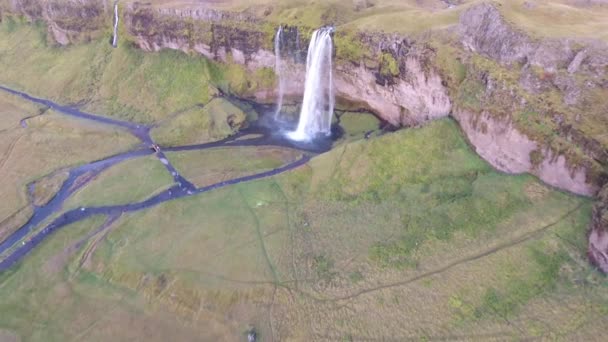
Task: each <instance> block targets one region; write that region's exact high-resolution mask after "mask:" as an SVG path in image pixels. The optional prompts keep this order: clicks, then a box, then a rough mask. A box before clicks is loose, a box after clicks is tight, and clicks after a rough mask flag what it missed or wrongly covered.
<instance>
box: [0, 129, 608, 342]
mask: <svg viewBox="0 0 608 342" xmlns="http://www.w3.org/2000/svg"><path fill="white" fill-rule="evenodd" d="M264 151H267V150H266V149H265V148H262V149H257V148H246V149H244V150H239V151H238V152H237V151H235V152H232V153H227V151H222V150H209V151H206V152H184V153H180V154H178V153H175V154H172V155H170V156H169V157H170V158H171V160H172V161H173V162H174V163H175V166H176V167H177V168H178V169H179V170H180V172H182V173H183V174H184V175H185V176H187V177H194V178H195V179H196V177H197V176H200V177H202V178H201V179H207V178H208V177H207V176H206V175H209V172H210V171H209V170H211V169H210V166H209V165H213V168H216V169H217V168H221V167H225V168H226V169H225V170H231V169H233V168H234V165H238V168H242V169H240V170H241V171H239V172H247V171H246V170H251V171H254V170H257V169H258V168H259V167H260V166H262V164H263V165H266V164H265V162H262V161H263V160H265V159H264V157H260V158H261V159H260V160H262V161H260V162H259V163H262V164H260V165H258V164H259V163H257V162H253V163H249V162H247V163H243V162H236V164H232V163H231V162H230V161H229V159H230V158H234V159H235V161H238V160H242V161H245V160H253V159H256V158H254V157H253V155H252V153H254V154H260V153H262V155H266V154H267V152H264ZM269 153H270V152H269ZM222 155H223V156H230V158H229V159H226V160H225V163H223V162H222V161H221V160H218V156H222ZM270 155H273V156H275V155H276V153H274V152H272V153H270ZM281 155H282V154H281ZM279 159H283V158H282V157H281V158H279ZM256 160H257V159H256ZM269 163H270V164H272V166H274V165H275V164H274V163H275V162H274V161H273V162H270V161H269ZM270 164H268V167H271V165H270ZM262 167H263V168H265V166H262ZM129 169H132V168H125V169H124V172H127V170H129ZM118 170H119V169H116V170H115V171H114V172H118ZM251 171H249V172H251ZM108 178H112V177H108ZM201 184H204V183H201ZM93 186H95V185H94V184H93V185H91V187H93ZM84 191H86V189H85V190H83V192H82V193H81V194H80V195H81V196H83V195H84ZM83 200H84V198H83ZM590 210H591V203H590V201H589V200H587V199H583V198H578V197H573V196H570V195H567V194H564V193H561V192H558V191H555V190H552V189H549V188H547V187H545V186H544V185H542V184H540V183H539V182H538V181H537V180H536V179H534V178H533V177H530V176H507V175H502V174H499V173H496V172H495V171H493V170H492V169H491V168H490V167H489V166H487V164H485V163H484V162H483V161H481V160H480V159H479V158H478V157H477V156H475V155H474V154H473V153H472V152H471V150H470V149H469V147H468V146H467V145H466V143H465V142H464V140H463V138H462V136H461V134H460V132H459V131H458V129H457V127H456V125H455V123H453V122H452V121H450V120H440V121H437V122H434V123H431V124H429V125H428V126H426V127H424V128H419V129H410V130H407V131H400V132H397V133H393V134H388V135H385V136H382V137H377V138H373V139H370V140H364V141H357V142H351V143H347V144H344V145H342V146H340V147H337V148H336V149H334V150H332V151H331V152H329V153H327V154H324V155H321V156H318V157H316V158H314V159H313V160H312V161H311V162H310V163H309V164H308V165H306V166H303V167H301V168H299V169H296V170H294V171H291V172H289V173H287V174H283V175H280V176H276V177H273V178H270V179H266V180H260V181H254V182H250V183H244V184H240V185H236V186H231V187H228V188H224V189H221V190H216V191H213V192H210V193H206V194H202V195H198V196H195V197H191V198H186V199H181V200H177V201H172V202H168V203H165V204H161V205H159V206H157V207H154V208H151V209H149V210H146V211H143V212H138V213H133V214H126V215H123V216H122V217H121V218H120V219H119V220H118V221H116V222H115V223H114V224H112V225H111V226H110V228H109V231H108V233H107V234H105V233H104V234H101V235H99V236H95V237H93V238H92V239H91V240H90V241H89V243H88V244H86V245H85V246H84V247H83V248H82V249H80V250H74V249H70V248H68V247H69V246H71V245H72V244H73V243H74V242H76V241H78V240H79V239H80V238H81V237H82V236H83V235H84V234H85V232H87V231H90V230H92V229H94V228H96V227H98V226H100V225H101V224H102V223H103V219H101V218H95V219H93V220H89V221H87V222H83V223H80V224H77V225H74V226H73V227H68V228H65V229H64V230H63V231H62V232H60V233H58V234H56V235H54V236H53V237H51V238H50V239H49V240H48V241H47V242H46V243H44V244H43V246H42V247H41V248H39V249H37V250H36V251H35V252H34V253H33V254H32V255H31V256H29V257H28V258H26V260H24V261H23V262H22V263H20V264H19V265H18V266H17V267H16V268H14V269H13V270H12V271H10V272H8V273H4V274H2V275H0V310H2V312H6V313H10V314H9V315H2V318H0V328H1V329H4V330H3V333H4V334H5V335H7V336H8V335H17V336H21V338H23V339H26V340H34V341H36V340H42V339H44V340H47V341H49V340H51V341H52V340H66V339H86V340H99V339H104V338H106V337H108V336H113V338H115V339H118V340H123V339H138V338H146V339H148V340H159V341H161V340H164V339H166V338H167V335H165V334H166V333H169V332H170V333H171V334H172V338H175V339H178V340H187V339H191V338H193V337H192V336H197V338H199V339H216V340H239V339H243V338H244V332H245V331H246V330H247V329H248V328H249V327H250V326H254V327H255V328H256V329H257V331H258V332H259V334H260V338H261V339H263V340H362V339H363V340H365V339H396V340H405V339H416V340H419V339H422V340H425V339H431V340H432V339H452V338H458V339H465V340H466V339H498V340H502V339H522V338H541V339H542V338H545V339H584V340H593V339H595V338H596V337H598V336H602V334H603V331H602V330H601V329H602V325H604V324H605V323H606V317H607V315H606V313H607V312H606V308H607V307H608V306H607V305H608V297H606V286H607V285H606V283H605V279H604V278H603V277H601V276H599V274H597V273H595V271H593V270H592V269H591V268H590V267H589V266H587V263H586V261H585V238H584V236H585V235H584V232H585V230H586V226H587V224H588V220H589V217H590ZM42 289H46V290H45V291H42ZM32 293H34V295H32ZM9 294H10V295H9ZM48 308H52V310H50V309H48ZM31 322H36V325H33V326H32V324H31ZM160 322H162V323H160Z"/></svg>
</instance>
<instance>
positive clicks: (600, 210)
mask: <svg viewBox="0 0 608 342" xmlns="http://www.w3.org/2000/svg"><path fill="white" fill-rule="evenodd" d="M587 254H588V256H589V260H590V261H591V263H592V264H593V265H595V266H596V267H597V268H598V269H599V270H601V271H602V272H604V273H608V186H606V187H604V188H603V189H602V191H601V192H600V193H599V196H598V202H597V203H596V204H595V206H594V208H593V216H592V219H591V226H590V229H589V247H588V251H587Z"/></svg>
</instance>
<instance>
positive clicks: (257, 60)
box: [126, 5, 451, 126]
mask: <svg viewBox="0 0 608 342" xmlns="http://www.w3.org/2000/svg"><path fill="white" fill-rule="evenodd" d="M127 11H128V12H127V15H126V18H127V20H126V25H127V28H128V30H129V32H130V34H131V35H132V36H134V37H135V39H136V44H137V45H138V46H139V47H140V48H142V49H144V50H146V51H158V50H161V49H167V48H168V49H177V50H182V51H185V52H195V53H199V54H201V55H203V56H205V57H207V58H211V59H214V60H218V61H222V62H234V63H238V64H242V65H244V66H246V67H247V68H248V69H250V70H255V69H259V68H264V67H266V68H273V67H274V60H275V57H274V52H273V51H272V41H273V35H274V32H275V30H276V29H277V28H276V27H274V26H273V25H269V24H265V23H260V22H258V21H256V20H254V19H252V18H250V17H248V16H246V15H244V14H234V13H219V12H217V11H211V10H208V9H205V8H197V9H187V10H171V11H166V10H164V11H163V10H157V9H152V8H150V7H147V6H140V5H132V6H130V7H129V8H128V9H127ZM296 30H297V29H296ZM301 31H304V32H307V33H310V29H307V28H303V29H302V30H301ZM295 35H299V34H297V33H296V34H293V33H292V36H291V38H287V39H286V41H285V43H286V44H287V45H293V47H294V48H296V47H295V46H296V45H298V46H300V47H299V48H296V51H294V50H291V49H283V53H284V56H283V58H284V59H285V69H286V77H287V78H288V79H289V82H288V86H287V88H286V93H285V95H286V96H287V97H300V96H302V91H303V80H304V73H305V65H304V62H305V58H303V55H304V54H305V52H304V51H303V48H301V46H304V47H305V46H307V36H306V35H304V34H301V39H302V42H301V44H296V43H295ZM360 38H361V39H363V40H366V46H363V47H362V48H363V49H366V50H367V51H368V53H369V54H370V56H368V59H371V60H374V59H379V58H380V56H382V55H386V56H390V58H391V59H392V62H393V63H394V66H393V67H394V70H393V72H391V73H384V72H383V71H382V70H381V68H382V65H380V64H378V63H376V64H377V65H372V66H368V65H366V64H365V63H363V61H362V60H349V61H345V62H344V63H341V64H340V65H339V66H338V67H337V68H336V75H335V77H336V95H337V96H338V97H339V98H340V99H341V100H342V102H349V103H350V104H351V105H356V106H360V107H362V108H366V109H369V110H372V111H374V112H375V113H376V114H378V115H379V116H380V117H381V118H383V119H384V120H386V121H388V122H390V123H391V124H393V125H395V126H399V125H415V124H420V123H422V122H424V121H428V120H431V119H435V118H438V117H443V116H447V115H448V114H449V112H450V110H451V103H450V100H449V97H448V95H447V91H446V89H445V87H444V86H443V85H442V82H441V78H440V77H439V75H438V73H437V72H436V71H434V70H433V68H432V66H431V65H432V63H431V59H432V56H431V55H430V50H428V48H425V47H424V45H422V44H414V43H410V42H408V41H407V40H406V39H404V38H401V37H388V36H378V35H376V36H374V37H371V36H370V37H360ZM336 54H337V55H338V56H340V54H341V51H340V49H339V47H338V48H337V49H336ZM254 95H255V97H256V99H257V100H261V101H266V100H272V99H274V97H275V88H274V87H271V88H268V89H258V90H257V91H256V92H255V94H254ZM339 102H340V101H339Z"/></svg>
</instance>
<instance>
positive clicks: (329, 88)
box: [274, 27, 335, 142]
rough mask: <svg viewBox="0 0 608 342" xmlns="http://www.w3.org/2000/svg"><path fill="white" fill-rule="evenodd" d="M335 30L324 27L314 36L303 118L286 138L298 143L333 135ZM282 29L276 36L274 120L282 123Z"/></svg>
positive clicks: (308, 57)
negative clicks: (333, 36) (275, 101)
mask: <svg viewBox="0 0 608 342" xmlns="http://www.w3.org/2000/svg"><path fill="white" fill-rule="evenodd" d="M333 31H334V29H333V27H323V28H320V29H318V30H316V31H315V32H314V33H313V34H312V38H311V40H310V45H309V47H308V54H307V58H306V81H305V88H304V98H303V101H302V108H301V110H300V117H299V121H298V124H297V127H296V128H295V130H293V131H290V132H288V133H287V134H286V136H287V137H288V138H289V139H291V140H295V141H301V142H309V141H313V140H317V139H319V138H324V139H327V138H329V137H331V134H332V132H331V131H332V118H333V114H334V107H335V99H334V90H333V66H332V57H333V41H332V33H333ZM282 33H283V27H279V29H278V30H277V33H276V36H275V42H274V43H275V46H274V48H275V56H276V61H275V73H276V75H277V78H278V80H279V81H278V87H277V105H276V110H275V115H274V118H275V120H276V121H282V120H281V119H282V118H281V108H282V105H283V96H284V93H285V91H284V87H285V82H286V81H285V75H284V72H283V62H282V60H281V41H282Z"/></svg>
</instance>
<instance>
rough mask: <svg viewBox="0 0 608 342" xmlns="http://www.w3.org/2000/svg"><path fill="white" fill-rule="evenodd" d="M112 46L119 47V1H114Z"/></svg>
mask: <svg viewBox="0 0 608 342" xmlns="http://www.w3.org/2000/svg"><path fill="white" fill-rule="evenodd" d="M112 46H113V47H118V1H115V2H114V36H113V37H112Z"/></svg>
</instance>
